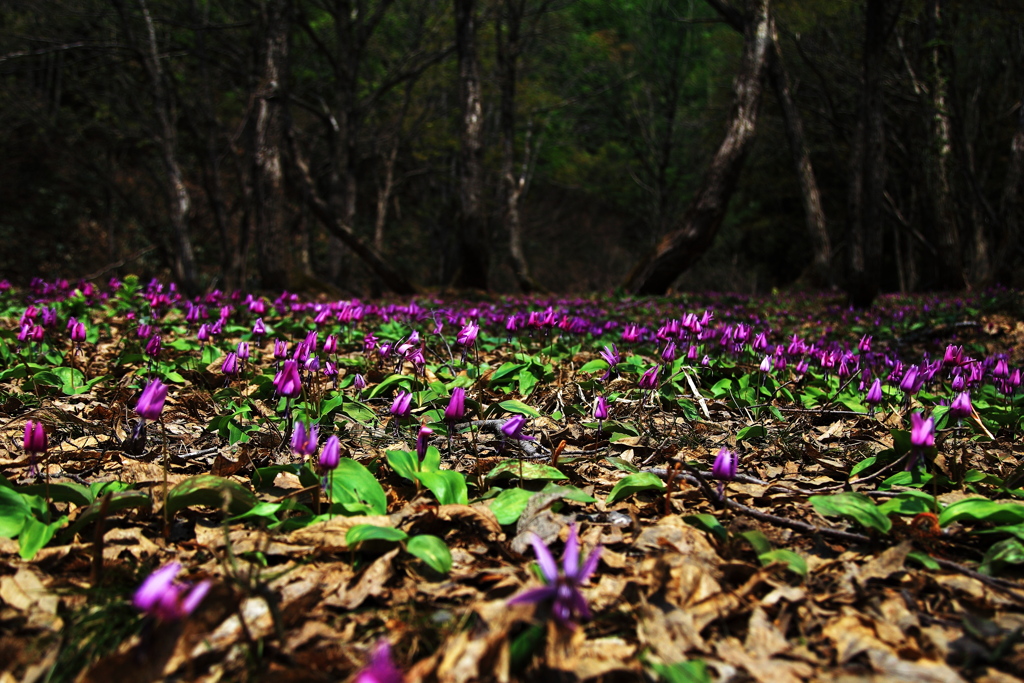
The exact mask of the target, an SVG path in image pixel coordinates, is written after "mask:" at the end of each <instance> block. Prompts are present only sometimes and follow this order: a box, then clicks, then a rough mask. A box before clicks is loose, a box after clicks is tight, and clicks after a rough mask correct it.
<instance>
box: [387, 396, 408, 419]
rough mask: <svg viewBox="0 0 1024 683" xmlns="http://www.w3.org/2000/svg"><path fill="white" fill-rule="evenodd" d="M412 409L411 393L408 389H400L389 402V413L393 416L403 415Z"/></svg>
mask: <svg viewBox="0 0 1024 683" xmlns="http://www.w3.org/2000/svg"><path fill="white" fill-rule="evenodd" d="M411 409H412V394H410V393H409V392H408V391H400V392H398V395H397V396H395V400H394V402H393V403H392V404H391V414H392V415H394V416H395V417H405V416H406V415H408V414H409V411H410V410H411Z"/></svg>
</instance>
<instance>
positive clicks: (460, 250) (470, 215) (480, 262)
mask: <svg viewBox="0 0 1024 683" xmlns="http://www.w3.org/2000/svg"><path fill="white" fill-rule="evenodd" d="M454 3H455V52H456V54H457V55H458V62H459V108H460V112H461V121H460V125H459V160H458V195H459V204H458V209H457V211H456V215H455V225H456V233H457V240H456V247H457V256H456V259H455V268H456V271H455V283H454V284H455V285H456V286H458V287H470V288H475V289H483V290H486V289H487V285H488V273H489V270H490V244H489V243H490V239H489V235H488V230H487V216H486V214H485V212H484V204H483V190H484V166H483V149H484V145H483V130H484V112H483V104H482V101H481V98H480V62H479V58H478V57H477V45H476V39H477V16H476V0H454Z"/></svg>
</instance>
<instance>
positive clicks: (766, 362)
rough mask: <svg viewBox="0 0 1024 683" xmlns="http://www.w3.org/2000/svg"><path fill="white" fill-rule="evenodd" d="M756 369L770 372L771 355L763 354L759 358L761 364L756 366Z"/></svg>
mask: <svg viewBox="0 0 1024 683" xmlns="http://www.w3.org/2000/svg"><path fill="white" fill-rule="evenodd" d="M757 369H758V370H760V371H761V372H764V373H769V372H771V371H772V357H771V356H765V357H764V358H763V359H762V360H761V364H760V365H759V366H757Z"/></svg>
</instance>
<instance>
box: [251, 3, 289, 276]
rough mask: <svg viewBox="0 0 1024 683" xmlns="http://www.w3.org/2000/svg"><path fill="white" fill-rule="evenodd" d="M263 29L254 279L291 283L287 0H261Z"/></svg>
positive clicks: (256, 134)
mask: <svg viewBox="0 0 1024 683" xmlns="http://www.w3.org/2000/svg"><path fill="white" fill-rule="evenodd" d="M260 19H261V24H262V27H261V28H262V29H263V46H262V55H261V57H262V62H263V64H262V73H261V74H260V78H259V83H258V86H257V91H256V122H255V126H254V130H253V134H254V141H253V151H254V158H253V169H252V175H253V180H252V184H253V189H254V192H253V200H254V207H253V210H254V226H253V233H254V237H255V240H256V253H257V263H258V270H259V274H260V281H261V282H262V284H263V286H264V287H265V288H267V289H272V290H282V289H287V288H289V287H290V286H292V279H293V277H292V270H293V267H294V266H293V252H294V249H293V246H294V245H293V243H292V239H291V235H290V234H289V230H288V229H287V227H286V223H285V217H284V203H285V199H284V172H283V170H282V168H281V145H282V143H283V137H284V116H283V114H282V109H283V107H284V106H285V104H286V102H287V94H286V93H287V89H286V79H287V78H288V30H289V26H290V22H289V11H288V0H266V1H265V2H264V3H263V5H262V6H261V8H260Z"/></svg>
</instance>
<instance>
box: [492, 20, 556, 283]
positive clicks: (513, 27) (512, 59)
mask: <svg viewBox="0 0 1024 683" xmlns="http://www.w3.org/2000/svg"><path fill="white" fill-rule="evenodd" d="M525 9H526V2H525V0H505V2H504V13H503V16H501V15H499V17H498V19H497V20H496V28H497V30H496V31H495V41H496V44H497V55H498V80H499V84H500V88H501V105H500V122H499V123H500V127H501V182H502V196H503V198H504V200H505V201H504V206H503V215H502V219H503V222H504V225H505V231H506V232H507V233H508V243H509V256H510V257H511V261H512V273H513V274H514V275H515V278H516V284H517V285H518V287H519V289H520V291H522V292H523V293H526V294H529V293H531V292H543V291H546V290H545V289H544V287H542V286H541V285H540V284H538V283H537V281H536V280H534V279H533V276H532V275H531V274H530V264H529V261H528V260H527V258H526V252H525V250H524V249H523V226H522V221H521V220H520V215H519V201H520V199H521V198H522V195H523V191H524V190H525V189H526V180H527V174H528V172H529V167H530V166H529V164H530V139H529V135H527V139H526V144H525V148H524V150H523V163H522V171H521V172H520V173H519V174H518V175H517V174H516V172H515V166H516V81H517V77H518V74H517V70H518V62H519V56H520V54H522V37H521V29H522V20H523V14H524V12H525ZM540 11H543V9H541V10H540Z"/></svg>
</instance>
